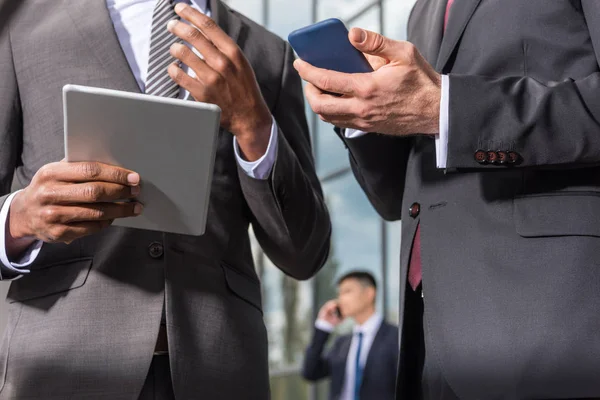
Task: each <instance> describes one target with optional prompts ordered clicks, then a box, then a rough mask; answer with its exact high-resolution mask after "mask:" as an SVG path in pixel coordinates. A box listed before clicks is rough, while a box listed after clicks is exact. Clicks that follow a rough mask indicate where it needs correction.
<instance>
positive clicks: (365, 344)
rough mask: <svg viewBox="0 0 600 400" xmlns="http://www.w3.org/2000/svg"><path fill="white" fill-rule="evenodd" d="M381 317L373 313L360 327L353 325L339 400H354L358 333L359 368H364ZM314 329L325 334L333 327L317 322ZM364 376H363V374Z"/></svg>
mask: <svg viewBox="0 0 600 400" xmlns="http://www.w3.org/2000/svg"><path fill="white" fill-rule="evenodd" d="M382 322H383V317H382V316H381V315H380V314H378V313H375V314H373V315H372V316H371V318H369V319H368V320H366V321H365V323H364V324H362V325H355V326H354V328H353V329H352V342H351V343H350V350H349V351H348V358H347V359H346V374H345V377H344V387H343V388H342V394H341V396H340V400H354V382H355V379H356V376H355V375H356V351H357V350H358V333H362V334H363V340H362V347H361V350H360V360H359V363H360V366H361V368H363V369H364V368H365V365H366V364H367V357H368V356H369V351H371V347H372V346H373V341H374V340H375V336H376V335H377V332H378V331H379V328H380V327H381V323H382ZM315 327H316V328H317V329H320V330H322V331H325V332H332V331H333V329H334V327H333V325H331V324H330V323H329V322H327V321H324V320H320V319H319V320H317V322H315ZM363 376H364V374H363Z"/></svg>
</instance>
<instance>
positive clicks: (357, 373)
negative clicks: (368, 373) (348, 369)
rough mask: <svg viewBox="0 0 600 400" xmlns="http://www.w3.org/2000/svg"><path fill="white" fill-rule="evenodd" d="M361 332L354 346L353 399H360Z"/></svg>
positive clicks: (361, 373)
mask: <svg viewBox="0 0 600 400" xmlns="http://www.w3.org/2000/svg"><path fill="white" fill-rule="evenodd" d="M362 342H363V333H362V332H358V346H357V347H356V364H355V366H354V400H359V399H360V385H361V384H362V376H363V368H362V367H361V366H360V353H361V350H362Z"/></svg>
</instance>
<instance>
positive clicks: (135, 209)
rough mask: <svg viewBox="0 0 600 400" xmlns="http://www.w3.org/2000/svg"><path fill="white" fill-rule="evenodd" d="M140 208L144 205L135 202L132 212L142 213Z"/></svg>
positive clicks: (142, 208)
mask: <svg viewBox="0 0 600 400" xmlns="http://www.w3.org/2000/svg"><path fill="white" fill-rule="evenodd" d="M142 210H144V206H143V205H141V204H140V203H137V204H136V205H135V206H134V207H133V213H134V214H135V215H140V214H141V213H142Z"/></svg>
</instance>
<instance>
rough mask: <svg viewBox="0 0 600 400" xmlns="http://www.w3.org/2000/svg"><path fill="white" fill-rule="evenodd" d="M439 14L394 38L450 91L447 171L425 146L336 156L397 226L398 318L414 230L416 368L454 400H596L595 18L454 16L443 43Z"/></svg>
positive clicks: (579, 9) (418, 12)
mask: <svg viewBox="0 0 600 400" xmlns="http://www.w3.org/2000/svg"><path fill="white" fill-rule="evenodd" d="M445 6H446V0H418V1H417V3H416V6H415V8H414V10H413V12H412V15H411V17H410V21H409V27H408V38H409V40H410V41H412V42H413V43H415V44H416V46H417V47H418V48H419V50H420V51H421V52H422V53H423V54H424V56H425V57H426V58H427V60H428V61H429V62H430V63H431V64H433V65H434V66H436V68H437V70H438V71H439V72H442V73H445V74H449V77H450V78H449V80H450V129H449V149H448V170H447V171H442V170H438V169H436V158H435V145H434V141H433V140H432V139H429V138H425V137H413V138H391V137H383V136H378V135H367V136H365V137H361V138H358V139H352V140H345V142H346V144H347V146H348V147H349V150H350V153H351V162H352V166H353V169H354V172H355V175H356V178H357V179H358V181H359V182H360V184H361V185H362V187H363V189H364V190H365V192H366V193H367V195H368V196H369V198H370V200H371V202H372V204H373V205H374V207H375V208H376V209H377V210H378V211H379V213H380V214H381V215H382V216H383V217H385V218H387V219H390V220H397V219H402V222H403V224H402V249H401V280H402V281H401V285H400V288H401V293H400V298H401V299H402V304H401V308H400V309H401V310H402V313H404V312H405V310H404V298H405V290H406V289H405V288H406V277H407V270H408V261H409V256H410V250H411V244H412V238H413V236H414V233H415V229H416V227H417V225H418V224H420V226H421V258H422V270H423V288H424V302H425V316H424V320H425V322H424V325H425V332H426V334H425V342H426V349H427V352H426V354H427V358H428V361H429V362H432V363H433V364H434V365H433V368H435V369H438V370H439V371H441V374H442V376H443V378H444V379H445V380H446V381H447V383H448V385H449V386H450V387H451V388H452V390H453V391H454V392H455V393H456V394H457V396H458V397H459V398H460V399H486V400H487V399H549V398H553V399H554V398H584V397H600V379H598V371H600V339H599V335H600V315H599V311H600V273H599V271H600V251H599V248H600V168H599V167H598V165H600V122H599V121H600V68H599V60H600V2H599V1H597V0H552V1H548V0H502V1H497V0H456V1H455V2H454V6H453V9H452V12H451V15H450V19H449V22H448V28H447V31H446V33H445V35H444V36H443V39H442V26H443V19H444V11H445ZM478 150H484V151H488V150H491V151H494V152H500V151H514V152H516V153H518V154H519V155H520V156H521V157H520V158H521V160H520V164H494V163H487V164H480V163H479V162H478V161H477V158H476V154H477V152H478ZM413 203H419V204H420V214H419V215H416V214H417V213H413V216H414V217H411V216H410V214H409V209H410V206H411V205H412V204H413ZM413 210H416V208H413ZM402 366H403V364H402V363H401V367H402ZM405 372H406V371H405V370H403V369H401V380H400V382H401V385H400V386H401V389H402V390H401V393H400V398H409V397H407V396H409V395H408V394H407V393H410V392H411V390H412V389H415V385H419V384H420V382H407V381H406V380H404V381H403V380H402V377H403V376H405ZM412 393H414V391H413V392H412ZM402 395H404V396H405V397H402Z"/></svg>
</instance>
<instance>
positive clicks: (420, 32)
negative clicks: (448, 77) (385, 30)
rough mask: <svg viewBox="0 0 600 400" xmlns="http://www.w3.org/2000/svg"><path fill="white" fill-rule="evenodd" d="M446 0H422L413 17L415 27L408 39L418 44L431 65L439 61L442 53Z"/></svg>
mask: <svg viewBox="0 0 600 400" xmlns="http://www.w3.org/2000/svg"><path fill="white" fill-rule="evenodd" d="M446 1H447V0H420V1H418V2H417V4H416V5H415V8H414V11H413V13H412V17H411V19H412V21H411V22H412V25H413V26H414V28H413V29H412V30H411V32H410V36H409V38H408V40H410V41H411V42H412V43H414V44H415V45H416V46H417V48H418V49H419V51H420V52H421V54H422V55H423V57H425V59H426V60H427V62H429V63H430V64H431V65H435V64H436V63H437V59H438V56H439V54H440V46H441V44H442V34H443V29H442V28H443V25H444V14H445V11H446ZM413 21H414V22H413ZM415 23H416V24H417V25H415Z"/></svg>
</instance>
